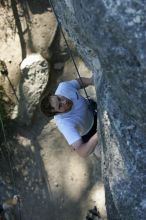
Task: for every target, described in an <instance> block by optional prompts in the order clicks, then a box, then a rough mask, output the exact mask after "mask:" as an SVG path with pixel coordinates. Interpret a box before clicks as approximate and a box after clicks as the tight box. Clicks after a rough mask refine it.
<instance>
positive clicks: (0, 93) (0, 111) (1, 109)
mask: <svg viewBox="0 0 146 220" xmlns="http://www.w3.org/2000/svg"><path fill="white" fill-rule="evenodd" d="M3 97H4V90H3V88H2V86H0V116H1V119H2V120H3V121H4V120H5V119H6V118H7V114H6V109H5V106H4V100H3Z"/></svg>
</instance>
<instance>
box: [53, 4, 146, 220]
mask: <svg viewBox="0 0 146 220" xmlns="http://www.w3.org/2000/svg"><path fill="white" fill-rule="evenodd" d="M52 3H53V5H54V7H55V11H56V12H57V15H58V16H59V20H60V22H61V23H62V26H63V27H64V29H65V30H66V31H67V32H68V34H69V36H70V37H71V38H72V40H73V41H74V42H75V44H76V46H77V48H78V51H79V52H80V54H81V56H82V57H83V59H84V61H85V63H86V64H87V65H88V66H89V68H90V69H91V70H92V71H93V72H94V76H95V85H96V90H97V100H98V105H99V115H98V122H99V123H98V132H99V142H100V144H101V146H102V171H103V179H104V185H105V190H106V207H107V214H108V219H109V220H145V219H146V120H145V116H146V28H145V27H146V1H144V0H141V1H137V0H125V1H123V0H118V1H114V0H98V1H97V0H92V1H89V0H84V1H83V0H62V1H57V0H52Z"/></svg>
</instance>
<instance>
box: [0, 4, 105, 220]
mask: <svg viewBox="0 0 146 220" xmlns="http://www.w3.org/2000/svg"><path fill="white" fill-rule="evenodd" d="M18 2H19V1H18ZM20 2H21V1H20ZM20 2H19V3H20ZM22 2H23V6H25V7H23V8H21V10H20V11H19V13H20V12H21V14H20V15H21V19H22V20H23V19H24V18H26V17H27V19H28V18H29V16H30V15H31V16H32V17H31V18H34V17H33V16H34V15H35V19H31V22H32V23H33V28H34V33H35V30H37V35H36V36H35V38H34V39H33V40H34V43H35V44H34V45H35V49H36V50H37V49H38V52H40V51H41V50H42V49H41V50H40V48H41V45H40V44H39V45H38V44H37V43H38V42H39V43H40V41H42V45H43V46H42V48H45V47H46V42H48V35H47V34H42V33H46V31H47V30H46V29H47V28H48V25H46V16H47V15H46V13H52V12H50V6H49V5H48V3H47V2H48V1H41V0H40V1H37V4H35V3H34V2H33V1H32V2H29V1H22ZM15 3H16V2H15ZM16 6H19V7H20V5H18V4H16ZM22 9H25V10H22ZM26 9H27V10H26ZM1 12H3V13H4V14H5V13H6V15H7V24H8V26H9V21H12V24H14V23H13V14H11V12H8V11H4V8H3V7H2V6H1ZM26 12H27V13H28V14H27V16H26V14H25V13H26ZM28 15H29V16H28ZM40 19H41V25H40V23H39V20H40ZM4 22H5V16H1V18H0V30H1V34H0V39H1V42H3V47H2V53H3V57H0V59H5V60H6V63H7V65H8V69H9V74H10V75H9V76H10V80H11V82H12V84H13V85H14V88H16V87H17V85H18V83H19V78H20V77H21V76H20V69H19V65H18V66H16V63H17V64H18V63H19V62H21V61H22V57H21V58H20V56H19V55H20V53H22V48H21V45H20V44H19V43H20V42H19V40H20V38H17V37H18V36H17V37H16V38H13V37H14V36H13V34H14V33H12V31H11V28H10V27H8V26H7V28H5V26H6V25H5V23H4ZM53 22H54V20H53ZM43 24H44V25H43ZM50 25H51V26H52V24H50ZM6 34H7V36H6ZM4 36H6V37H7V41H6V40H5V41H4ZM51 36H52V35H51ZM14 39H15V40H16V41H15V40H14ZM24 40H26V41H27V40H28V38H27V37H26V39H25V38H24ZM4 42H5V43H4ZM18 42H19V43H18ZM24 42H25V41H24ZM6 45H7V46H8V45H10V47H9V50H8V51H6V49H5V48H6ZM14 48H15V49H14ZM23 49H24V48H23ZM23 51H25V50H23ZM45 51H46V50H45ZM47 51H48V56H47V55H46V52H45V56H47V59H48V60H49V62H51V71H50V79H49V82H48V87H47V88H48V89H49V90H50V91H54V90H55V88H56V86H57V84H58V83H59V82H60V81H62V80H69V79H73V78H75V77H77V75H76V71H75V68H74V65H73V63H72V60H71V59H70V58H69V55H68V54H67V48H66V45H65V42H64V40H63V38H62V36H61V35H60V33H59V32H57V33H56V35H55V38H54V40H53V41H52V44H51V48H50V47H49V50H48V49H47ZM10 54H12V55H13V56H11V57H9V56H10ZM74 55H75V60H76V62H77V66H78V68H79V71H80V72H81V75H82V76H91V72H90V71H89V70H88V68H87V67H86V66H85V64H84V63H83V61H82V60H81V59H80V57H79V56H78V54H77V53H76V51H74ZM18 56H19V58H20V59H18ZM50 56H51V57H50ZM15 67H16V68H15ZM1 79H2V78H1ZM2 80H5V83H6V87H7V94H9V98H10V100H12V101H14V102H15V101H16V100H15V95H14V93H13V91H12V89H11V88H10V86H9V83H8V81H7V79H2ZM88 92H89V93H90V95H91V96H92V97H95V90H94V88H93V87H90V88H89V89H88ZM7 126H8V125H7ZM4 130H5V127H4ZM1 134H2V135H3V129H2V127H1ZM5 135H6V136H5V137H6V139H5V141H4V143H3V144H2V146H1V147H0V173H1V176H0V195H1V197H0V200H1V202H2V201H3V200H5V199H7V198H9V197H11V196H12V195H14V194H20V196H21V197H22V204H21V206H20V210H19V208H18V207H16V210H15V212H16V219H19V217H20V214H21V216H22V219H24V220H25V219H27V220H28V219H31V220H33V219H35V220H37V219H38V220H39V219H40V218H41V219H43V220H49V219H54V220H58V219H61V220H75V219H76V220H81V219H83V220H84V219H85V216H86V214H87V211H88V209H91V208H93V207H94V206H97V207H98V209H99V211H100V213H101V216H102V218H103V219H106V211H105V198H104V187H103V183H102V177H101V167H100V161H98V160H97V159H96V157H95V156H94V155H91V156H89V158H86V159H83V158H80V157H79V156H78V155H77V154H76V153H75V152H74V151H72V150H71V149H70V147H69V146H68V144H67V143H66V141H65V140H64V138H63V137H62V135H61V134H60V133H59V131H58V130H57V128H56V125H55V123H54V121H53V119H51V120H49V119H47V118H45V117H44V116H43V115H42V114H41V113H40V112H39V110H38V111H36V114H35V115H34V118H33V121H32V124H31V125H30V126H29V127H24V126H22V125H20V124H19V123H18V122H16V121H13V122H11V123H10V125H9V128H8V132H7V131H6V133H5Z"/></svg>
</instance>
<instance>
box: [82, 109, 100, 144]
mask: <svg viewBox="0 0 146 220" xmlns="http://www.w3.org/2000/svg"><path fill="white" fill-rule="evenodd" d="M96 129H97V112H95V114H94V123H93V126H92V128H91V129H90V131H89V132H88V133H87V134H85V135H84V136H82V140H83V142H84V143H86V142H88V141H89V139H90V138H91V137H92V136H93V135H94V134H95V133H96Z"/></svg>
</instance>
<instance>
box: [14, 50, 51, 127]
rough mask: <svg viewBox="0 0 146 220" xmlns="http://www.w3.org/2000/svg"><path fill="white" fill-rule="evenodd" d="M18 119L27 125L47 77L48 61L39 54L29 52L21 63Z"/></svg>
mask: <svg viewBox="0 0 146 220" xmlns="http://www.w3.org/2000/svg"><path fill="white" fill-rule="evenodd" d="M20 68H21V80H20V83H19V97H20V98H19V106H18V119H19V121H20V122H21V123H23V124H25V125H29V124H30V123H31V120H32V117H33V115H34V112H35V110H36V107H37V105H38V104H39V101H40V97H41V95H42V93H43V91H44V89H45V87H46V85H47V82H48V78H49V65H48V62H47V61H46V60H45V59H44V58H43V57H42V56H41V55H40V54H36V53H35V54H31V55H29V56H27V57H26V58H25V59H24V60H23V62H22V63H21V67H20Z"/></svg>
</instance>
